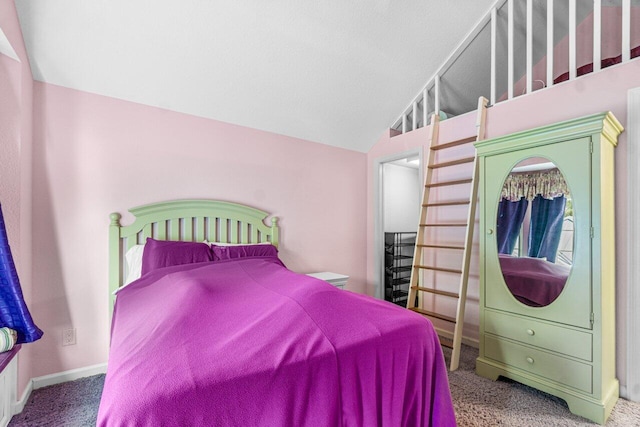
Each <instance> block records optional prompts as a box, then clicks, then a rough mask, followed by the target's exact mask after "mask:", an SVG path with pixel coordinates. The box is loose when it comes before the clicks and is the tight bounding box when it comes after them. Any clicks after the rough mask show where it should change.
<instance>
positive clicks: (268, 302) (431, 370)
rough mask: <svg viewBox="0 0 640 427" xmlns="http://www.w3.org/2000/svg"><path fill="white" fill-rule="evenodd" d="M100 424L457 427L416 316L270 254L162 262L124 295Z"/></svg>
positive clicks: (441, 372)
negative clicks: (293, 267)
mask: <svg viewBox="0 0 640 427" xmlns="http://www.w3.org/2000/svg"><path fill="white" fill-rule="evenodd" d="M111 339H112V341H111V350H110V355H109V365H108V370H107V375H106V380H105V385H104V392H103V394H102V400H101V402H100V409H99V413H98V421H97V425H98V426H296V427H298V426H331V427H335V426H428V425H431V426H453V425H455V416H454V411H453V405H452V402H451V395H450V392H449V385H448V379H447V371H446V367H445V364H444V358H443V355H442V350H441V348H440V346H439V343H438V338H437V336H436V334H435V332H434V330H433V327H432V325H431V323H430V322H429V321H428V320H427V319H425V318H423V317H421V316H419V315H417V314H415V313H412V312H409V311H407V310H404V309H402V308H400V307H397V306H395V305H393V304H390V303H387V302H383V301H378V300H374V299H372V298H370V297H367V296H363V295H358V294H355V293H351V292H347V291H342V290H339V289H336V288H334V287H333V286H331V285H330V284H328V283H326V282H322V281H320V280H317V279H314V278H312V277H308V276H304V275H300V274H296V273H293V272H291V271H290V270H287V269H286V268H285V267H284V266H282V264H281V263H280V262H279V261H278V260H277V258H249V259H241V260H229V261H217V262H211V263H200V264H191V265H186V266H185V265H183V266H176V267H168V268H163V269H159V270H157V271H154V272H151V273H150V274H147V275H145V276H143V277H142V278H141V279H139V280H138V281H136V282H134V283H132V284H130V285H129V286H127V287H126V288H124V289H122V290H121V291H120V292H119V294H118V297H117V302H116V306H115V311H114V317H113V324H112V336H111Z"/></svg>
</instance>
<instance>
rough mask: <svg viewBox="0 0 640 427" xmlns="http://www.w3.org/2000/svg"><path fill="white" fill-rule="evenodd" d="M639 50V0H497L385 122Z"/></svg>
mask: <svg viewBox="0 0 640 427" xmlns="http://www.w3.org/2000/svg"><path fill="white" fill-rule="evenodd" d="M638 56H640V0H634V1H632V0H617V1H616V0H580V1H578V0H535V1H534V0H498V1H497V2H496V3H495V4H494V6H493V7H492V8H491V10H490V11H489V12H488V13H487V14H486V15H485V16H484V17H483V18H482V19H481V20H480V21H479V23H478V24H477V25H476V27H475V28H474V29H473V30H472V31H471V32H470V33H469V34H468V35H467V37H465V39H464V40H463V41H462V42H461V43H460V44H459V45H458V46H457V48H456V49H455V50H454V51H453V52H452V54H451V55H450V56H449V58H448V59H447V60H446V61H445V62H444V63H443V64H442V66H441V67H440V68H439V69H438V71H437V72H436V73H435V74H434V75H433V76H432V77H431V78H430V79H429V80H428V81H427V84H426V85H425V86H424V88H423V89H422V90H421V91H420V92H419V93H418V94H417V95H416V97H415V98H414V99H413V100H412V101H411V102H410V103H409V105H408V106H407V107H406V108H405V110H404V111H403V112H402V114H401V115H400V117H399V118H398V119H397V120H396V121H395V123H394V124H393V125H392V126H391V127H392V128H393V129H396V130H398V131H400V132H402V133H405V132H409V131H411V130H414V129H418V128H420V127H423V126H425V124H428V117H430V116H431V115H432V114H438V115H440V117H441V118H446V117H451V116H456V115H460V114H464V113H466V112H469V111H472V110H474V109H475V108H476V103H477V99H478V97H479V96H484V97H485V98H488V99H489V100H490V104H491V105H495V104H496V103H499V102H502V101H506V100H509V99H512V98H514V97H517V96H521V95H526V94H529V93H532V92H534V91H537V90H543V89H545V88H549V87H552V86H554V85H556V84H559V83H561V82H563V81H567V80H569V81H570V80H575V79H576V78H579V77H580V76H582V75H584V74H589V73H596V72H599V71H600V70H601V69H603V68H606V67H608V66H611V65H614V64H618V63H625V62H628V61H630V60H632V59H633V58H636V57H638Z"/></svg>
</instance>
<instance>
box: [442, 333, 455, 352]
mask: <svg viewBox="0 0 640 427" xmlns="http://www.w3.org/2000/svg"><path fill="white" fill-rule="evenodd" d="M438 339H439V340H440V345H441V346H443V347H447V348H451V349H452V348H453V340H451V339H449V338H445V337H441V336H440V335H438Z"/></svg>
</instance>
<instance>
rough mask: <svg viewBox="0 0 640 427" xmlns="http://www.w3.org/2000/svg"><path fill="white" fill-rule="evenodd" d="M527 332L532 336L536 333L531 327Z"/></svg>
mask: <svg viewBox="0 0 640 427" xmlns="http://www.w3.org/2000/svg"><path fill="white" fill-rule="evenodd" d="M527 334H529V335H531V336H534V335H535V334H536V331H534V330H533V329H527Z"/></svg>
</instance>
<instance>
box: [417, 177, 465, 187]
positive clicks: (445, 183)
mask: <svg viewBox="0 0 640 427" xmlns="http://www.w3.org/2000/svg"><path fill="white" fill-rule="evenodd" d="M471 181H472V179H471V178H469V179H458V180H455V181H442V182H434V183H431V184H427V185H425V187H444V186H447V185H459V184H468V183H470V182H471Z"/></svg>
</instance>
